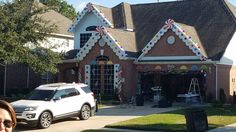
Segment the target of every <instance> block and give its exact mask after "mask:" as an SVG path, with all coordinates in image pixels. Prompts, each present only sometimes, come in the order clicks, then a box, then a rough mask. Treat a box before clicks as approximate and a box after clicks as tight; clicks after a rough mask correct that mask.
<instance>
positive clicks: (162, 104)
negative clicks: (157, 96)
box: [158, 98, 172, 108]
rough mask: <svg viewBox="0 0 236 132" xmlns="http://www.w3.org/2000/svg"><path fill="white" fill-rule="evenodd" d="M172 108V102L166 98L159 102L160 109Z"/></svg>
mask: <svg viewBox="0 0 236 132" xmlns="http://www.w3.org/2000/svg"><path fill="white" fill-rule="evenodd" d="M171 106H172V101H171V100H168V99H166V98H162V99H161V100H160V101H158V107H159V108H167V107H171Z"/></svg>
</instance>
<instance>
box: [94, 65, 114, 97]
mask: <svg viewBox="0 0 236 132" xmlns="http://www.w3.org/2000/svg"><path fill="white" fill-rule="evenodd" d="M90 68H91V71H90V87H91V90H92V91H93V92H94V93H95V94H99V93H100V94H102V95H113V93H114V65H112V64H110V65H107V64H100V65H99V64H97V65H91V66H90Z"/></svg>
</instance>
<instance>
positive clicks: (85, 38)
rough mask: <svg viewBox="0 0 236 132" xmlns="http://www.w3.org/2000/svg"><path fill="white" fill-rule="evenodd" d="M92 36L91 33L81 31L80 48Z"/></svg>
mask: <svg viewBox="0 0 236 132" xmlns="http://www.w3.org/2000/svg"><path fill="white" fill-rule="evenodd" d="M91 36H92V33H83V34H80V48H82V47H83V46H84V45H85V44H86V43H87V42H88V40H89V38H90V37H91Z"/></svg>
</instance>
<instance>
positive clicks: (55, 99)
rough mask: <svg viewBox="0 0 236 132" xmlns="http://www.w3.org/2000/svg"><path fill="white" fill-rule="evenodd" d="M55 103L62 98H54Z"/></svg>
mask: <svg viewBox="0 0 236 132" xmlns="http://www.w3.org/2000/svg"><path fill="white" fill-rule="evenodd" d="M53 100H54V101H57V100H61V97H55V98H53Z"/></svg>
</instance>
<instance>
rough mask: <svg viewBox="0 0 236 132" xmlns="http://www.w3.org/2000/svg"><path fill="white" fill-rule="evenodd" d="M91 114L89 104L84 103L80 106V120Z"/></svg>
mask: <svg viewBox="0 0 236 132" xmlns="http://www.w3.org/2000/svg"><path fill="white" fill-rule="evenodd" d="M90 115H91V108H90V107H89V105H87V104H85V105H83V106H82V108H81V110H80V114H79V118H80V119H81V120H87V119H88V118H89V117H90Z"/></svg>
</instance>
